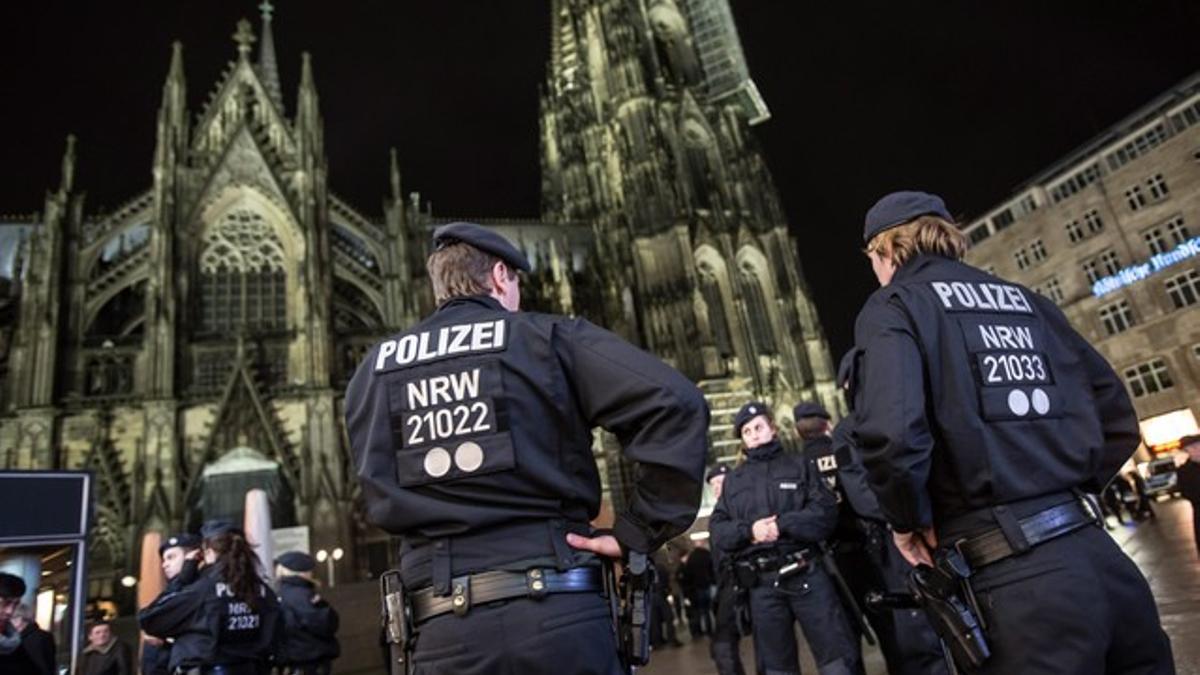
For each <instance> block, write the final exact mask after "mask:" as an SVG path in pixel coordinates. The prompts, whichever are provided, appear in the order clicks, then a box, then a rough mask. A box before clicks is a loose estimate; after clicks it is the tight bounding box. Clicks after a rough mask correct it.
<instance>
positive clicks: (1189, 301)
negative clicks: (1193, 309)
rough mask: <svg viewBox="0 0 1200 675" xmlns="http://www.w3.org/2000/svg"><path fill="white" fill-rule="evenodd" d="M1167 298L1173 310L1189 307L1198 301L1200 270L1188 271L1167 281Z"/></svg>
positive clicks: (1199, 294)
mask: <svg viewBox="0 0 1200 675" xmlns="http://www.w3.org/2000/svg"><path fill="white" fill-rule="evenodd" d="M1166 289H1167V297H1169V298H1171V304H1173V305H1175V309H1183V308H1184V307H1190V306H1192V305H1194V304H1196V302H1197V301H1200V270H1188V271H1187V272H1184V273H1183V274H1179V275H1176V276H1173V277H1171V278H1170V279H1167V283H1166Z"/></svg>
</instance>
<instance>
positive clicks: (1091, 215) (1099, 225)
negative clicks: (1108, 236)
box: [1083, 209, 1104, 235]
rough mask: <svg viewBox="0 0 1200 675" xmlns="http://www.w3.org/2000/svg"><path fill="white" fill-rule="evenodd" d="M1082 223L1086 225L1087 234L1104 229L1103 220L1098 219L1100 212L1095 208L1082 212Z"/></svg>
mask: <svg viewBox="0 0 1200 675" xmlns="http://www.w3.org/2000/svg"><path fill="white" fill-rule="evenodd" d="M1083 223H1084V224H1085V225H1087V231H1088V234H1089V235H1092V234H1096V233H1097V232H1099V231H1100V230H1103V229H1104V221H1103V220H1101V219H1100V212H1099V211H1097V210H1096V209H1092V210H1091V211H1088V212H1087V213H1085V214H1083Z"/></svg>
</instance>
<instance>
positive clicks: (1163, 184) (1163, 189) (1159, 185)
mask: <svg viewBox="0 0 1200 675" xmlns="http://www.w3.org/2000/svg"><path fill="white" fill-rule="evenodd" d="M1146 187H1148V188H1150V199H1153V200H1154V201H1156V202H1157V201H1161V200H1163V199H1166V198H1167V195H1168V194H1170V191H1169V190H1168V189H1167V181H1166V179H1165V178H1163V175H1162V174H1161V173H1156V174H1154V175H1153V176H1151V177H1149V178H1147V179H1146Z"/></svg>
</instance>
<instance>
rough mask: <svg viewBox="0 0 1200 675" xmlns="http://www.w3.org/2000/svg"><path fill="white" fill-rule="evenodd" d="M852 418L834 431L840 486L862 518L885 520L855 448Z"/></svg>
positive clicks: (847, 419)
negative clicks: (851, 427) (851, 426)
mask: <svg viewBox="0 0 1200 675" xmlns="http://www.w3.org/2000/svg"><path fill="white" fill-rule="evenodd" d="M850 424H851V421H850V418H846V419H844V420H842V422H841V423H840V424H838V425H837V427H836V428H835V429H834V430H833V453H834V457H836V458H837V474H838V484H840V485H841V486H842V491H843V492H845V493H846V501H848V502H850V508H851V509H853V510H854V513H855V514H856V515H857V516H858V517H860V518H870V519H872V520H883V519H884V518H883V514H882V513H880V511H879V500H878V499H877V498H876V497H875V493H874V492H872V491H871V486H870V484H869V482H868V480H867V470H866V468H865V467H863V463H862V457H861V456H860V455H859V453H858V450H856V449H855V447H854V432H853V431H851V429H850Z"/></svg>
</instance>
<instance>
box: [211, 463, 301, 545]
mask: <svg viewBox="0 0 1200 675" xmlns="http://www.w3.org/2000/svg"><path fill="white" fill-rule="evenodd" d="M199 488H200V489H199V490H198V491H197V497H196V499H195V503H194V504H192V505H190V507H191V508H190V509H189V511H188V529H189V530H195V529H197V528H198V527H199V525H200V523H202V522H204V521H206V520H211V519H214V518H225V519H228V520H231V521H233V522H234V523H235V524H237V525H239V526H240V525H241V524H242V522H243V521H244V518H245V504H246V492H248V491H250V490H254V489H260V490H262V491H264V492H266V493H267V499H268V500H269V501H270V504H271V526H272V527H273V528H279V527H290V526H293V525H295V524H296V506H295V500H294V497H293V494H292V489H291V486H289V485H288V484H287V481H286V480H284V477H283V474H282V473H281V472H280V469H279V463H278V462H275V461H272V460H270V459H268V458H267V457H266V456H265V455H263V454H262V453H261V452H258V451H257V450H254V449H252V448H248V447H245V446H240V447H236V448H234V449H233V450H230V451H229V452H227V453H225V454H224V455H223V456H221V458H220V459H218V460H217V461H215V462H213V463H211V464H209V465H208V466H206V467H204V471H203V472H202V473H201V474H200V486H199Z"/></svg>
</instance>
